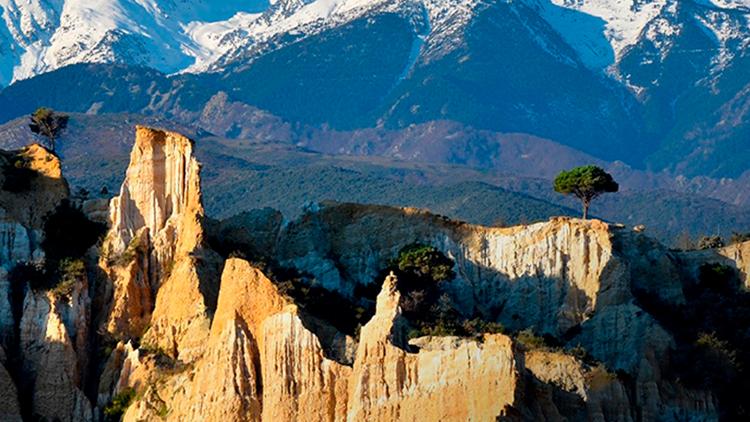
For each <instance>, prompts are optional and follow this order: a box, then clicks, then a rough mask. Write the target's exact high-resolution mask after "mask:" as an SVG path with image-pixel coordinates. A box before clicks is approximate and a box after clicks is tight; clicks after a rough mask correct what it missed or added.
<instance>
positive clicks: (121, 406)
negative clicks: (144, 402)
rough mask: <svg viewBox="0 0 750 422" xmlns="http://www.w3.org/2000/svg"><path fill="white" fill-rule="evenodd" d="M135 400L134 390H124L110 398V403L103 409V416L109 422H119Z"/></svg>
mask: <svg viewBox="0 0 750 422" xmlns="http://www.w3.org/2000/svg"><path fill="white" fill-rule="evenodd" d="M134 400H135V389H133V388H125V389H123V390H122V391H121V392H119V393H117V394H116V395H115V396H114V397H112V402H110V403H109V404H108V405H107V406H105V407H104V416H105V417H106V418H107V420H109V421H119V420H121V419H122V416H123V415H124V414H125V411H126V410H128V407H129V406H130V405H131V404H132V403H133V401H134Z"/></svg>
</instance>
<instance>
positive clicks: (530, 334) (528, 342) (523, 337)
mask: <svg viewBox="0 0 750 422" xmlns="http://www.w3.org/2000/svg"><path fill="white" fill-rule="evenodd" d="M516 340H517V341H518V342H519V343H521V344H522V345H523V346H524V347H526V348H527V349H529V350H537V349H548V345H547V342H546V341H545V340H544V337H540V336H538V335H536V333H534V330H532V329H531V328H527V329H525V330H522V331H519V332H518V334H516Z"/></svg>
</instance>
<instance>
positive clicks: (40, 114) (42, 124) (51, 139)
mask: <svg viewBox="0 0 750 422" xmlns="http://www.w3.org/2000/svg"><path fill="white" fill-rule="evenodd" d="M30 120H31V121H30V122H29V128H30V129H31V131H32V132H34V133H35V134H37V135H41V136H43V137H45V138H47V143H48V145H49V148H50V150H52V151H55V140H56V139H57V137H58V136H60V134H61V133H62V131H63V130H65V128H66V127H68V115H66V114H61V113H56V112H55V111H54V110H52V109H51V108H46V107H40V108H38V109H36V111H35V112H34V113H33V114H32V115H31V116H30Z"/></svg>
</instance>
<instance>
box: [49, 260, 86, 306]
mask: <svg viewBox="0 0 750 422" xmlns="http://www.w3.org/2000/svg"><path fill="white" fill-rule="evenodd" d="M85 275H86V266H85V265H84V263H83V261H81V260H80V259H70V258H66V259H63V260H62V261H60V265H59V266H58V274H57V281H56V283H55V286H54V287H53V288H52V289H51V292H52V293H54V294H55V296H57V297H69V296H70V295H71V294H72V293H73V288H74V287H75V285H76V283H77V282H78V281H79V280H80V279H81V278H83V277H84V276H85Z"/></svg>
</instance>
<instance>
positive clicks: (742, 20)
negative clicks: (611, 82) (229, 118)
mask: <svg viewBox="0 0 750 422" xmlns="http://www.w3.org/2000/svg"><path fill="white" fill-rule="evenodd" d="M511 2H512V1H511ZM520 2H521V3H524V4H525V5H527V6H528V7H529V10H532V11H533V12H534V13H537V14H539V16H541V17H542V18H543V19H544V20H545V21H546V22H547V23H548V24H549V26H550V27H552V28H553V29H554V30H555V31H557V32H558V33H559V35H560V36H561V37H562V39H563V40H564V41H565V42H567V43H568V44H569V46H570V47H572V49H573V50H574V51H575V52H576V54H577V56H578V57H577V58H576V59H577V60H580V61H581V62H582V63H584V64H585V65H586V66H587V67H589V68H592V69H598V70H602V71H605V72H608V73H610V74H612V75H618V71H617V65H618V63H619V62H620V60H621V59H622V58H623V57H624V56H626V55H627V54H628V52H629V51H630V50H631V49H632V48H633V47H634V46H636V45H638V44H645V43H647V44H650V47H651V49H650V50H651V51H650V52H649V53H648V55H647V56H644V57H643V60H644V61H658V60H659V58H660V57H663V56H664V55H666V54H668V52H669V51H670V49H671V48H672V47H673V42H672V41H671V40H672V39H673V38H674V37H675V36H677V35H678V34H679V33H680V32H681V31H683V30H684V27H685V25H697V26H698V27H699V28H700V30H701V31H704V32H705V34H707V35H708V36H710V37H711V38H712V39H713V41H714V44H713V45H712V46H703V47H696V48H698V49H703V50H705V49H711V50H712V70H713V71H716V70H717V69H720V68H721V67H722V66H724V65H726V63H728V62H729V61H731V60H732V58H733V57H734V55H735V54H737V52H738V51H741V50H742V49H745V48H747V47H748V45H749V44H750V19H749V18H748V17H749V16H750V1H749V0H698V1H697V2H692V1H682V0H653V1H643V0H520ZM492 3H493V2H487V1H480V0H271V1H270V2H268V1H267V0H222V1H209V0H0V14H1V15H2V16H1V21H0V53H1V55H0V85H7V84H9V83H10V82H12V81H14V80H19V79H25V78H28V77H31V76H34V75H37V74H40V73H43V72H47V71H50V70H53V69H56V68H59V67H63V66H66V65H70V64H74V63H87V62H93V63H107V62H119V63H128V64H138V65H145V66H148V67H152V68H155V69H157V70H159V71H162V72H165V73H177V72H205V71H216V70H221V69H222V68H223V67H224V66H226V65H228V64H230V63H232V62H233V61H236V60H238V59H240V58H244V59H247V58H251V57H252V56H254V55H256V54H260V53H262V52H263V51H265V50H264V49H267V48H268V46H267V43H268V42H269V41H270V40H273V39H275V38H278V37H279V36H281V35H286V36H290V37H291V38H293V39H299V38H300V37H305V36H310V35H314V34H316V33H319V32H321V31H324V30H325V29H330V28H332V27H335V26H338V25H342V24H345V23H347V22H350V21H352V20H354V19H356V18H359V17H361V16H363V15H366V14H372V13H377V12H383V13H385V12H396V13H403V14H410V15H411V19H412V20H414V21H415V26H414V27H415V30H416V31H418V32H419V35H420V38H419V40H420V41H419V44H418V45H416V44H415V48H416V49H417V52H420V51H421V53H422V55H423V56H424V57H425V59H426V60H429V58H430V57H434V56H439V55H441V54H445V53H446V50H450V48H451V45H454V44H456V43H460V42H461V40H460V39H461V31H462V28H463V27H464V26H465V25H466V24H467V23H468V22H470V21H471V19H472V17H473V16H474V15H475V12H476V10H478V9H482V8H486V7H491V5H492ZM685 9H689V10H685ZM681 53H686V54H690V53H691V51H689V47H688V51H684V50H683V51H682V52H681ZM623 79H625V80H627V79H628V77H627V75H624V78H623ZM636 85H637V84H636Z"/></svg>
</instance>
